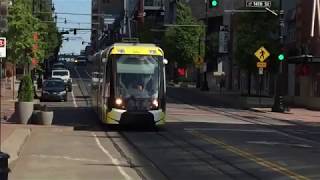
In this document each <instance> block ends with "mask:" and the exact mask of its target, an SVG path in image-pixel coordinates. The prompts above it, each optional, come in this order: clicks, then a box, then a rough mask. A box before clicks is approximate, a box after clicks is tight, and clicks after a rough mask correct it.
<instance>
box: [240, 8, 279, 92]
mask: <svg viewBox="0 0 320 180" xmlns="http://www.w3.org/2000/svg"><path fill="white" fill-rule="evenodd" d="M236 22H237V26H236V28H235V32H236V33H235V34H236V37H235V42H236V47H235V59H236V61H237V63H238V65H239V66H240V68H242V69H244V70H247V72H248V95H250V86H251V74H252V73H253V72H257V67H256V63H257V61H258V59H257V58H256V57H255V56H254V53H255V52H256V51H257V50H258V49H259V48H260V47H261V46H264V47H265V48H266V49H267V50H268V51H269V52H270V54H271V56H270V57H269V58H268V67H269V69H268V70H269V71H274V70H275V65H276V62H275V59H276V54H277V52H278V49H279V39H278V32H279V31H278V29H279V28H278V22H279V21H278V18H277V17H276V16H274V15H273V14H271V13H242V14H239V15H238V16H237V21H236Z"/></svg>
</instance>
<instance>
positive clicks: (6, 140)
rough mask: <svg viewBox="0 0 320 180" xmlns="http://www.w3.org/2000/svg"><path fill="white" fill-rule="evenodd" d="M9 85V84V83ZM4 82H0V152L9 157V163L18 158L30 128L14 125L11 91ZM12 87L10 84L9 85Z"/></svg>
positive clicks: (13, 102) (13, 101)
mask: <svg viewBox="0 0 320 180" xmlns="http://www.w3.org/2000/svg"><path fill="white" fill-rule="evenodd" d="M10 84H11V83H10ZM10 84H6V82H5V80H2V81H1V102H0V103H1V116H0V120H1V139H0V140H1V151H2V152H5V153H8V154H9V155H10V159H9V163H11V162H13V161H14V160H16V159H17V158H18V155H19V152H20V149H21V147H22V145H23V144H24V142H25V141H26V139H27V137H28V136H29V135H30V132H31V130H30V128H29V127H28V126H27V125H20V124H14V123H13V122H14V119H12V117H13V114H14V104H15V101H16V100H14V97H13V90H12V87H10ZM11 85H12V84H11ZM17 90H18V89H17V88H15V97H16V96H17Z"/></svg>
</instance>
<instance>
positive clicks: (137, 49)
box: [110, 45, 163, 56]
mask: <svg viewBox="0 0 320 180" xmlns="http://www.w3.org/2000/svg"><path fill="white" fill-rule="evenodd" d="M110 54H133V55H153V56H163V51H162V50H161V49H160V48H158V47H152V46H150V47H149V46H139V45H137V46H133V45H132V46H115V47H114V48H113V49H112V51H111V53H110Z"/></svg>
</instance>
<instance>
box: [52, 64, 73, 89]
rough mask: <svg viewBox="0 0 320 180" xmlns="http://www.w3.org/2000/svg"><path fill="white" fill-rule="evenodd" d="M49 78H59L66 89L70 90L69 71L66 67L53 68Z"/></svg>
mask: <svg viewBox="0 0 320 180" xmlns="http://www.w3.org/2000/svg"><path fill="white" fill-rule="evenodd" d="M51 78H59V79H62V80H63V81H64V83H66V85H67V88H68V91H69V92H71V91H72V79H71V77H70V71H69V70H67V69H54V70H52V73H51Z"/></svg>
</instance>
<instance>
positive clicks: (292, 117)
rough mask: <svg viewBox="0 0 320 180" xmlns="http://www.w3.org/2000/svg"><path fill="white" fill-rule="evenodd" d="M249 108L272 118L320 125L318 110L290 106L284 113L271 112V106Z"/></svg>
mask: <svg viewBox="0 0 320 180" xmlns="http://www.w3.org/2000/svg"><path fill="white" fill-rule="evenodd" d="M251 110H252V111H255V112H260V113H261V115H263V116H267V117H270V118H273V119H281V120H286V121H292V122H295V123H303V124H310V125H319V126H320V111H315V110H309V109H305V108H290V111H289V112H285V113H277V112H272V111H271V108H252V109H251Z"/></svg>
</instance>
